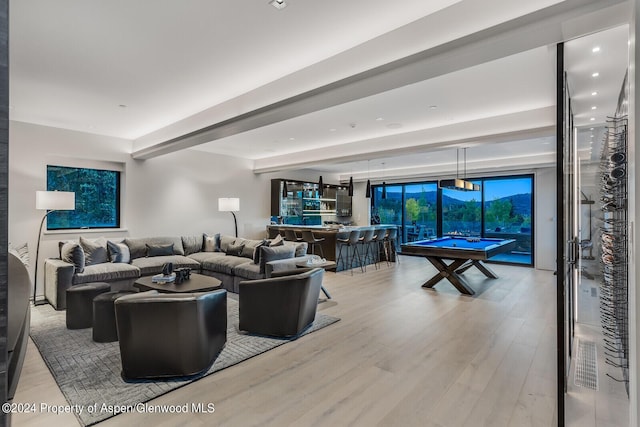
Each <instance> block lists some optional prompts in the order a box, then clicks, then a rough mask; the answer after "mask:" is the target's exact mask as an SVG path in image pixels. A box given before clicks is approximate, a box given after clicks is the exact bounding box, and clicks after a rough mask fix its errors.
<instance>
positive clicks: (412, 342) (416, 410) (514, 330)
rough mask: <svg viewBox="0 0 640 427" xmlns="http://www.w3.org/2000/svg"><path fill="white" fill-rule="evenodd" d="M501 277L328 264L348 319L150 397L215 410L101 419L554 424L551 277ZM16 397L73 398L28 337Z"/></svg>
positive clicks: (67, 421)
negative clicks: (434, 279)
mask: <svg viewBox="0 0 640 427" xmlns="http://www.w3.org/2000/svg"><path fill="white" fill-rule="evenodd" d="M492 268H493V269H494V270H495V271H496V272H497V273H498V275H499V276H500V279H497V280H491V279H485V278H484V276H482V275H481V274H480V273H479V272H477V270H476V271H473V270H475V269H472V270H469V271H468V272H467V273H465V275H466V276H467V277H468V278H469V281H470V282H471V283H472V284H473V286H474V288H475V289H476V290H477V291H479V292H478V294H477V295H476V296H475V297H468V296H461V295H459V294H458V293H457V292H456V291H455V289H454V288H453V287H452V286H450V285H449V284H448V282H446V281H443V282H440V284H438V285H437V286H436V290H427V289H423V288H421V286H420V285H421V284H422V283H423V282H424V281H426V279H428V278H429V277H431V276H432V275H433V274H434V273H435V269H434V268H433V267H431V266H430V265H429V264H428V263H427V262H426V260H424V259H423V258H414V257H401V263H400V264H399V265H395V266H392V267H387V266H386V265H385V264H383V265H382V267H381V269H380V270H378V271H375V270H374V269H373V268H371V267H370V268H369V269H368V270H367V272H366V273H364V274H362V273H360V272H359V270H357V271H356V272H354V274H353V276H351V275H350V274H349V272H340V273H337V274H335V273H330V272H329V273H327V274H326V276H325V277H326V278H325V286H326V288H327V289H328V290H329V292H330V293H331V294H332V296H333V299H332V300H329V301H326V302H323V303H321V304H320V306H319V309H320V310H321V311H322V312H323V313H326V314H330V315H334V316H338V317H340V318H341V319H342V320H341V321H340V322H338V323H336V324H334V325H331V326H329V327H327V328H325V329H322V330H320V331H317V332H314V333H313V334H310V335H308V336H304V337H302V338H300V339H299V340H297V341H296V342H294V343H290V344H286V345H284V346H281V347H278V348H276V349H275V350H272V351H269V352H267V353H264V354H262V355H259V356H257V357H254V358H252V359H250V360H248V361H245V362H243V363H241V364H239V365H236V366H233V367H230V368H228V369H225V370H223V371H220V372H217V373H215V374H213V375H210V376H209V377H206V378H203V379H201V380H199V381H197V382H195V383H193V384H191V385H189V386H186V387H183V388H181V389H178V390H176V391H173V392H171V393H169V394H166V395H164V396H161V397H159V398H157V399H155V400H154V401H151V402H150V403H151V404H184V403H187V402H203V403H213V404H214V405H215V412H214V413H213V414H194V413H190V414H187V415H184V414H181V415H174V416H172V415H167V414H162V415H158V414H135V413H129V414H123V415H118V416H116V417H114V418H111V419H110V420H107V421H105V422H103V423H100V426H101V427H106V426H133V425H154V426H155V425H157V426H184V425H189V426H200V425H202V426H211V425H216V426H254V425H255V426H288V425H295V426H316V425H319V426H323V425H326V426H343V425H358V426H372V425H381V426H428V427H429V426H430V427H446V426H473V427H477V426H492V427H494V426H518V427H520V426H552V425H556V364H555V340H556V333H555V313H556V307H555V276H553V274H552V273H551V272H547V271H538V270H534V269H530V268H522V267H510V266H500V265H495V266H492ZM15 402H36V403H38V404H39V403H40V402H49V403H51V404H60V405H64V404H66V401H65V399H64V397H63V396H62V394H61V392H60V390H59V389H58V387H57V385H56V383H55V382H54V381H53V378H52V377H51V375H50V374H49V371H48V369H47V368H46V366H45V365H44V363H43V361H42V359H41V358H40V356H39V353H38V352H37V350H36V349H35V347H34V346H33V344H32V343H30V347H29V351H28V353H27V359H26V362H25V366H24V368H23V373H22V377H21V379H20V384H19V387H18V393H17V395H16V397H15ZM13 425H14V426H47V427H51V426H73V425H78V423H77V421H76V419H75V417H74V416H73V415H52V414H34V415H32V414H17V415H14V417H13Z"/></svg>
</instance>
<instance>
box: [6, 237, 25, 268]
mask: <svg viewBox="0 0 640 427" xmlns="http://www.w3.org/2000/svg"><path fill="white" fill-rule="evenodd" d="M9 252H10V253H12V254H14V255H15V256H16V257H18V259H19V260H20V261H22V263H23V264H24V265H25V266H27V267H29V247H28V246H27V244H26V243H23V244H21V245H19V246H12V245H11V243H9Z"/></svg>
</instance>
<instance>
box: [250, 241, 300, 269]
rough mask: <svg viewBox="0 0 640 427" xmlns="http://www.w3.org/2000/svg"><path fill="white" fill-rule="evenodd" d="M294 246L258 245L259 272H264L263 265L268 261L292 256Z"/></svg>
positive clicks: (294, 249) (294, 250)
mask: <svg viewBox="0 0 640 427" xmlns="http://www.w3.org/2000/svg"><path fill="white" fill-rule="evenodd" d="M295 252H296V248H295V247H294V246H292V245H282V246H276V247H275V248H272V247H268V246H261V247H260V264H259V265H260V270H259V271H260V274H265V265H266V263H268V262H269V261H275V260H278V259H286V258H293V257H294V255H295Z"/></svg>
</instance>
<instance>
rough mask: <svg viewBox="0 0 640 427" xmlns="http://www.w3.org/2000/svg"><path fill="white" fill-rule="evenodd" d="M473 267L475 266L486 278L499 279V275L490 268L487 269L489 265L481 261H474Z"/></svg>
mask: <svg viewBox="0 0 640 427" xmlns="http://www.w3.org/2000/svg"><path fill="white" fill-rule="evenodd" d="M472 262H473V265H475V266H476V267H477V268H478V270H480V271H482V272H483V273H484V275H485V276H487V277H488V278H490V279H497V278H498V275H497V274H496V273H495V272H494V271H493V270H491V269H490V268H489V267H487V265H486V264H485V263H483V262H482V261H480V260H473V261H472Z"/></svg>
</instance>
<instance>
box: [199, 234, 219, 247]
mask: <svg viewBox="0 0 640 427" xmlns="http://www.w3.org/2000/svg"><path fill="white" fill-rule="evenodd" d="M202 238H203V242H202V250H203V251H204V252H220V233H218V234H214V235H211V236H210V235H208V234H207V233H204V234H203V235H202Z"/></svg>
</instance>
